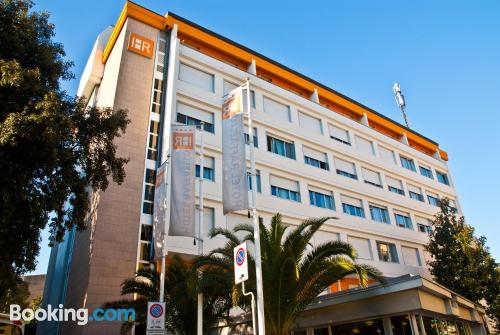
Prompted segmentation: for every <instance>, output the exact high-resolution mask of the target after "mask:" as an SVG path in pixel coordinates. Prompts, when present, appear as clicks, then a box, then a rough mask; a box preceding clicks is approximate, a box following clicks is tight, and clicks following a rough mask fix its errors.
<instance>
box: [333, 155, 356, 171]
mask: <svg viewBox="0 0 500 335" xmlns="http://www.w3.org/2000/svg"><path fill="white" fill-rule="evenodd" d="M335 168H336V169H338V170H342V171H345V172H349V173H352V174H354V175H355V174H356V167H355V166H354V163H351V162H347V161H345V160H342V159H340V158H335Z"/></svg>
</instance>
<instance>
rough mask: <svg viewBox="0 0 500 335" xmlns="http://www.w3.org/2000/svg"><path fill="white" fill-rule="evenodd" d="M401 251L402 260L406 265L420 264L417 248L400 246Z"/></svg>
mask: <svg viewBox="0 0 500 335" xmlns="http://www.w3.org/2000/svg"><path fill="white" fill-rule="evenodd" d="M401 252H402V254H403V261H404V262H405V264H406V265H410V266H420V265H421V264H420V257H419V255H418V249H416V248H410V247H404V246H403V247H401Z"/></svg>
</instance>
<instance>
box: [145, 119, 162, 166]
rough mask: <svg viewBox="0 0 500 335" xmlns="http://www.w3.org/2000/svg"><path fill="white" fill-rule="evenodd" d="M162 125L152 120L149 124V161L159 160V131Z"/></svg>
mask: <svg viewBox="0 0 500 335" xmlns="http://www.w3.org/2000/svg"><path fill="white" fill-rule="evenodd" d="M159 127H160V123H159V122H157V121H153V120H151V122H150V123H149V142H148V156H147V157H148V159H151V160H154V161H156V160H157V159H158V131H159Z"/></svg>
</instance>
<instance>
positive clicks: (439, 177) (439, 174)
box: [436, 171, 450, 185]
mask: <svg viewBox="0 0 500 335" xmlns="http://www.w3.org/2000/svg"><path fill="white" fill-rule="evenodd" d="M436 176H437V180H438V182H440V183H441V184H445V185H450V181H449V180H448V175H447V174H446V173H443V172H439V171H436Z"/></svg>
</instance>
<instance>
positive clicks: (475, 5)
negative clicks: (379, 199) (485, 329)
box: [35, 0, 500, 273]
mask: <svg viewBox="0 0 500 335" xmlns="http://www.w3.org/2000/svg"><path fill="white" fill-rule="evenodd" d="M137 3H139V4H140V5H142V6H144V7H146V8H149V9H151V10H154V11H156V12H158V13H162V14H164V13H165V12H167V11H172V12H174V13H176V14H178V15H181V16H183V17H185V18H187V19H190V20H192V21H194V22H196V23H198V24H200V25H202V26H204V27H206V28H208V29H211V30H213V31H215V32H217V33H219V34H222V35H224V36H226V37H228V38H230V39H233V40H234V41H236V42H239V43H241V44H243V45H245V46H247V47H249V48H251V49H254V50H256V51H258V52H260V53H262V54H264V55H266V56H268V57H270V58H272V59H274V60H276V61H278V62H280V63H282V64H285V65H287V66H289V67H291V68H292V69H294V70H297V71H299V72H301V73H303V74H305V75H307V76H309V77H311V78H313V79H315V80H317V81H319V82H321V83H323V84H326V85H327V86H330V87H332V88H334V89H335V90H337V91H340V92H342V93H344V94H346V95H348V96H350V97H352V98H353V99H355V100H357V101H359V102H361V103H363V104H365V105H367V106H369V107H371V108H373V109H375V110H377V111H378V112H380V113H382V114H384V115H386V116H388V117H390V118H392V119H394V120H396V121H399V122H401V123H402V122H403V120H402V117H401V115H400V112H399V110H398V109H397V106H396V104H395V102H394V98H393V95H392V89H391V87H392V84H393V83H394V82H395V81H398V82H399V83H401V86H402V88H403V91H404V94H405V97H406V101H407V112H408V116H409V120H410V125H411V127H412V128H413V129H414V130H416V131H417V132H419V133H421V134H423V135H425V136H427V137H429V138H431V139H433V140H435V141H436V142H438V143H439V144H440V147H441V148H442V149H444V150H446V151H447V152H448V154H449V156H450V160H449V166H450V169H451V172H452V174H453V178H454V182H455V185H456V187H457V189H458V193H459V197H460V202H461V205H462V208H463V211H464V214H465V216H466V219H467V221H468V223H469V224H471V225H473V226H474V227H475V228H476V232H477V234H480V235H485V236H486V237H487V238H488V245H489V246H490V247H491V251H492V253H493V255H494V257H495V258H496V259H497V261H500V219H499V216H498V214H497V212H495V210H496V209H498V208H497V206H498V205H499V200H500V198H499V196H498V190H499V189H500V177H499V171H500V150H499V149H498V148H499V146H500V108H499V104H500V101H499V97H500V35H499V32H500V2H499V1H495V0H485V1H481V2H476V1H461V0H458V1H457V0H453V1H451V0H443V1H433V0H423V1H418V2H417V1H415V2H411V3H410V2H404V1H383V0H380V1H372V0H355V1H307V2H303V1H300V2H299V1H269V0H267V1H261V0H256V1H232V2H231V3H229V2H224V1H218V0H217V1H216V0H211V1H189V0H171V1H154V0H138V1H137ZM123 4H124V2H123V1H116V0H105V1H103V0H101V1H97V0H86V1H84V2H81V1H67V0H64V1H63V0H43V1H40V0H39V1H36V7H35V8H36V9H37V10H41V9H43V10H47V11H48V12H50V13H51V22H53V23H54V24H55V26H56V33H57V35H56V40H58V41H59V42H62V43H63V44H64V46H65V49H66V52H67V58H68V59H70V60H73V61H74V63H75V66H74V68H73V71H74V73H75V75H76V77H77V79H76V80H73V81H71V82H65V83H64V84H63V87H64V88H65V89H66V90H67V91H68V93H70V94H75V93H76V89H77V86H78V80H79V76H80V74H81V73H82V71H83V68H84V66H85V62H86V60H87V57H88V55H89V52H90V50H91V48H92V45H93V43H94V40H95V37H96V36H97V34H98V33H99V32H100V31H102V30H103V29H104V28H105V27H106V26H108V25H112V24H114V23H115V22H116V19H117V18H118V15H119V13H120V11H121V9H122V7H123ZM479 4H480V5H479ZM45 235H46V234H45ZM45 238H46V236H45ZM43 243H44V245H43V250H42V253H41V255H40V257H39V266H38V268H37V271H36V272H37V273H44V272H45V271H46V267H47V261H48V255H49V252H50V250H49V249H48V247H47V246H46V244H47V243H46V240H44V241H43Z"/></svg>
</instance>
